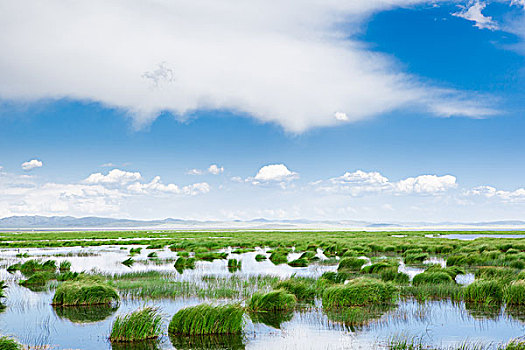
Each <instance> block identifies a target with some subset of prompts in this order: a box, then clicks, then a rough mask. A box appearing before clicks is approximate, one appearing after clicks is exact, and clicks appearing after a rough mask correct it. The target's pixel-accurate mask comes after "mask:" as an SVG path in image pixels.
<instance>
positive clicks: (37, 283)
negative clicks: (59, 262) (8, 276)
mask: <svg viewBox="0 0 525 350" xmlns="http://www.w3.org/2000/svg"><path fill="white" fill-rule="evenodd" d="M55 278H56V276H55V274H54V273H52V272H46V271H39V272H36V273H34V274H33V275H31V276H30V277H29V278H28V279H26V280H22V281H20V282H19V284H20V285H21V286H24V287H44V286H45V285H46V284H47V282H48V281H50V280H52V279H55Z"/></svg>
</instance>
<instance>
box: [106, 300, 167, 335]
mask: <svg viewBox="0 0 525 350" xmlns="http://www.w3.org/2000/svg"><path fill="white" fill-rule="evenodd" d="M160 335H162V316H161V315H160V313H159V310H158V309H156V308H152V307H145V308H143V309H140V310H137V311H134V312H132V313H129V314H127V315H124V316H118V317H117V318H116V319H115V321H114V322H113V327H112V329H111V335H110V336H109V340H110V341H111V342H117V343H118V342H135V341H143V340H148V339H156V338H158V337H159V336H160Z"/></svg>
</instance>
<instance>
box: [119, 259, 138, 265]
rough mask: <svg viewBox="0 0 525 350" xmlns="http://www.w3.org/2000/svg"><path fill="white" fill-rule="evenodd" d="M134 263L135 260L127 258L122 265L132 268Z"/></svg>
mask: <svg viewBox="0 0 525 350" xmlns="http://www.w3.org/2000/svg"><path fill="white" fill-rule="evenodd" d="M134 263H135V260H133V259H132V258H127V259H126V260H124V261H123V262H122V265H126V266H127V267H130V266H132V265H133V264H134Z"/></svg>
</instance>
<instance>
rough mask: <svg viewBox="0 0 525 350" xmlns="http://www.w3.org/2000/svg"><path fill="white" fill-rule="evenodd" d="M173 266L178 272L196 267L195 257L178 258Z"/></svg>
mask: <svg viewBox="0 0 525 350" xmlns="http://www.w3.org/2000/svg"><path fill="white" fill-rule="evenodd" d="M173 266H174V267H175V270H177V272H178V273H182V272H184V270H185V269H194V268H195V258H178V259H177V260H176V261H175V264H174V265H173Z"/></svg>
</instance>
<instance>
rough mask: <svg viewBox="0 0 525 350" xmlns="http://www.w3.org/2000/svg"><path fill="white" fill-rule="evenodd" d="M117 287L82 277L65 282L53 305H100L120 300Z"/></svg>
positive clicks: (54, 297)
mask: <svg viewBox="0 0 525 350" xmlns="http://www.w3.org/2000/svg"><path fill="white" fill-rule="evenodd" d="M119 299H120V298H119V295H118V293H117V291H116V289H115V288H113V287H112V286H110V285H109V284H107V283H105V282H103V281H100V280H98V279H90V278H85V279H80V280H73V281H68V282H63V283H62V284H61V285H59V286H58V287H57V289H56V291H55V295H54V296H53V305H62V306H76V305H99V304H108V305H109V304H111V303H113V302H117V301H118V300H119Z"/></svg>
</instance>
